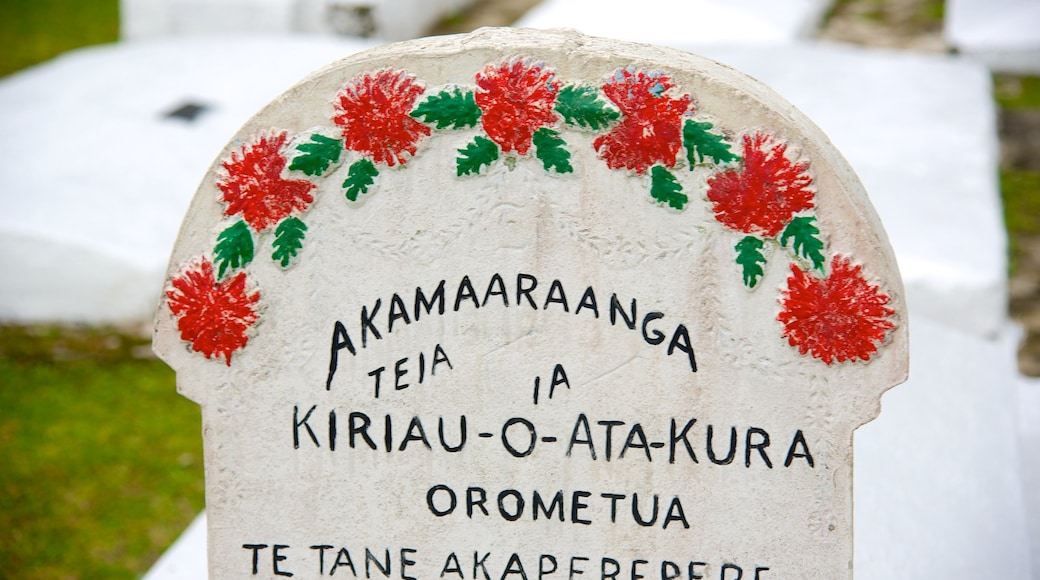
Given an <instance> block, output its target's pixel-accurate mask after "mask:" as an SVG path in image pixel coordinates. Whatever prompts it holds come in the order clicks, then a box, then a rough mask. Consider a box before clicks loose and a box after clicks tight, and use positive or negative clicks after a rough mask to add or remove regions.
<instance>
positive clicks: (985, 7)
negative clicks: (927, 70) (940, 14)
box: [943, 0, 1040, 74]
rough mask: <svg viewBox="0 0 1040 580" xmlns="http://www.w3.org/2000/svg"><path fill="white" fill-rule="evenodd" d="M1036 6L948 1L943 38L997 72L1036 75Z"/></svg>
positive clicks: (1028, 1) (1039, 58) (1019, 0)
mask: <svg viewBox="0 0 1040 580" xmlns="http://www.w3.org/2000/svg"><path fill="white" fill-rule="evenodd" d="M1038 31H1040V3H1038V2H1035V1H1034V0H948V1H947V2H946V10H945V20H944V28H943V34H944V36H945V37H946V40H947V42H949V43H950V45H951V46H954V47H956V48H957V49H959V50H960V51H961V52H963V53H965V54H969V55H972V56H974V57H977V58H979V59H981V60H982V61H983V62H985V63H986V64H987V65H989V66H990V67H991V68H993V69H994V70H997V71H1003V72H1014V73H1026V74H1040V32H1038Z"/></svg>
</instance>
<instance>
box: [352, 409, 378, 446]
mask: <svg viewBox="0 0 1040 580" xmlns="http://www.w3.org/2000/svg"><path fill="white" fill-rule="evenodd" d="M358 419H360V420H361V425H360V426H358V424H357V420H358ZM348 422H349V423H350V448H351V449H354V448H355V447H354V438H355V436H357V435H361V437H362V438H363V439H364V440H365V443H367V444H368V446H369V447H371V448H372V450H373V451H375V449H376V442H375V441H372V438H371V437H369V436H368V426H369V425H371V424H372V420H371V419H369V418H368V415H366V414H364V413H362V412H360V411H353V412H351V413H350V419H349V420H348Z"/></svg>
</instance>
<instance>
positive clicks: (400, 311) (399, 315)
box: [386, 292, 671, 354]
mask: <svg viewBox="0 0 1040 580" xmlns="http://www.w3.org/2000/svg"><path fill="white" fill-rule="evenodd" d="M387 318H388V320H387V323H386V332H387V333H391V332H393V331H394V322H395V321H397V320H403V321H404V323H405V324H411V323H412V321H411V320H410V319H409V318H408V309H407V308H405V306H404V300H401V297H400V296H398V295H397V293H396V292H395V293H394V295H393V296H392V297H391V298H390V314H389V315H388V316H387ZM669 354H671V353H669Z"/></svg>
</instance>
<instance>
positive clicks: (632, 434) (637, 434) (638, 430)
mask: <svg viewBox="0 0 1040 580" xmlns="http://www.w3.org/2000/svg"><path fill="white" fill-rule="evenodd" d="M637 439H638V440H639V442H637V441H636V440H637ZM629 448H631V449H642V450H643V453H645V454H646V460H647V461H653V459H651V457H650V445H649V444H647V442H646V434H645V433H643V426H642V425H640V424H639V423H636V424H635V425H633V426H632V429H631V430H630V431H629V432H628V437H626V438H625V444H624V446H622V447H621V454H620V455H618V459H621V458H623V457H624V456H625V452H626V451H628V450H629Z"/></svg>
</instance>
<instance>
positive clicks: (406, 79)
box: [332, 69, 430, 167]
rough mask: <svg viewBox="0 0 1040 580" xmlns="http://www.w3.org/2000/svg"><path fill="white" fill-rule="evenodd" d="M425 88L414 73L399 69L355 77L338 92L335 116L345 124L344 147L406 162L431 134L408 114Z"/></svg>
mask: <svg viewBox="0 0 1040 580" xmlns="http://www.w3.org/2000/svg"><path fill="white" fill-rule="evenodd" d="M423 90H424V89H423V87H422V85H420V84H419V83H418V82H416V80H415V77H414V76H413V75H410V74H408V73H406V72H404V71H399V70H398V71H395V70H390V69H385V70H380V71H376V72H374V73H366V74H363V75H358V76H356V77H354V78H353V79H352V80H351V81H350V83H348V84H347V86H346V87H345V88H344V89H343V90H342V91H340V92H339V93H338V94H337V95H336V97H337V98H336V101H335V106H336V112H337V113H338V114H336V115H335V116H333V117H332V120H333V121H334V122H335V123H336V124H337V125H340V126H342V127H343V138H344V140H345V147H346V148H347V149H349V150H351V151H357V152H358V153H360V154H362V155H364V156H366V157H369V158H371V159H372V161H374V162H376V163H385V164H387V165H389V166H391V167H393V166H394V165H396V164H398V163H400V164H401V165H404V164H405V162H407V161H408V157H407V155H415V150H416V147H417V146H418V143H419V141H420V140H422V138H423V137H427V136H429V135H430V128H429V127H427V126H426V125H423V124H422V123H420V122H419V121H417V120H416V119H413V118H412V117H411V115H409V113H411V112H412V109H414V108H415V101H416V100H417V99H418V98H419V96H420V95H422V93H423ZM406 154H407V155H406Z"/></svg>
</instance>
